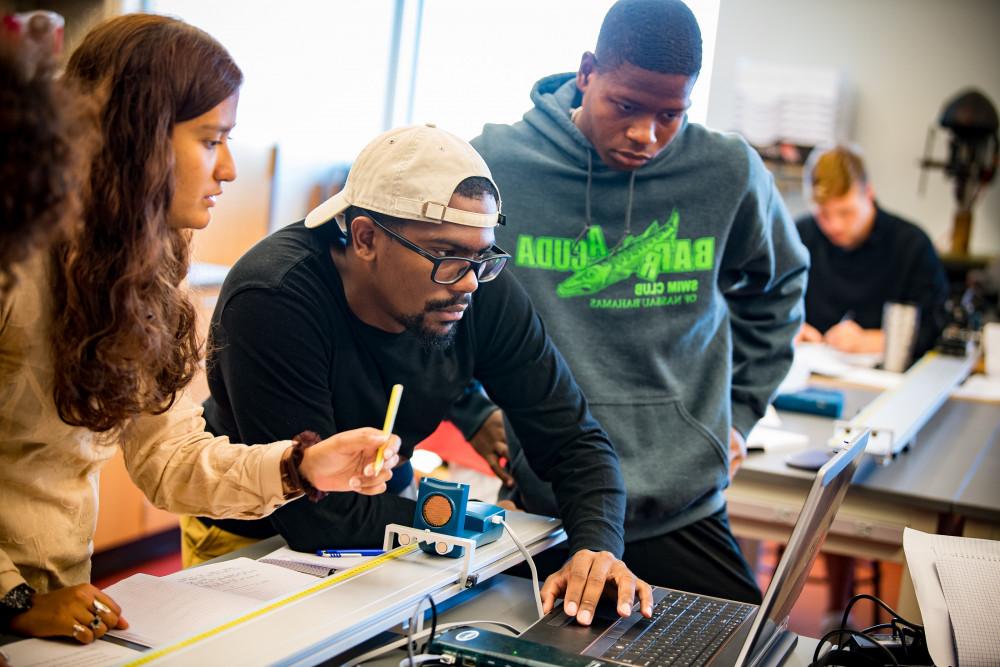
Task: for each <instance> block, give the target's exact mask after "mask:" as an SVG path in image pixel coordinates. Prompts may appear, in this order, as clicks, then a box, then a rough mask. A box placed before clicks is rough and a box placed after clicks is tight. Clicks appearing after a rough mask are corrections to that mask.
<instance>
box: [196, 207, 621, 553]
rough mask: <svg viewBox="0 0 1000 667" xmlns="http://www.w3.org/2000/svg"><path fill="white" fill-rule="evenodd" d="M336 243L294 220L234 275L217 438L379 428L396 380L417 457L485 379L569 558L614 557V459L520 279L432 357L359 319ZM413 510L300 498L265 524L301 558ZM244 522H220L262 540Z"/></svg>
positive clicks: (362, 538) (617, 544)
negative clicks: (586, 554)
mask: <svg viewBox="0 0 1000 667" xmlns="http://www.w3.org/2000/svg"><path fill="white" fill-rule="evenodd" d="M332 226H333V225H332V224H331V225H330V227H331V228H332ZM331 236H332V232H331V230H328V229H325V228H320V229H318V230H309V229H306V228H305V227H304V226H303V225H302V223H301V222H299V223H295V224H293V225H289V226H288V227H286V228H284V229H282V230H280V231H278V232H276V233H275V234H273V235H271V236H270V237H268V238H266V239H264V240H263V241H261V242H260V243H258V244H257V245H256V246H254V248H252V249H251V250H250V251H249V252H248V253H247V254H246V255H245V256H244V257H243V258H242V259H240V261H239V262H237V263H236V266H234V267H233V270H232V271H231V272H230V274H229V276H228V278H227V279H226V282H225V285H224V286H223V288H222V293H221V295H220V297H219V303H218V305H217V307H216V309H215V313H214V315H213V317H212V342H211V346H212V349H213V350H214V354H213V355H212V358H211V359H210V361H209V367H208V381H209V387H210V389H211V390H212V398H210V399H209V400H208V401H207V402H206V404H205V418H206V420H207V422H208V426H209V429H210V430H211V431H212V432H213V433H217V434H222V435H228V436H229V437H230V438H232V439H233V440H234V441H236V442H248V443H254V442H272V441H274V440H280V439H284V438H291V437H292V436H294V435H296V434H297V433H299V432H301V431H303V430H306V429H309V430H313V431H316V432H317V433H318V434H319V435H321V436H323V437H327V436H330V435H332V434H334V433H337V432H340V431H345V430H349V429H355V428H359V427H363V426H375V427H378V426H380V425H381V424H382V420H383V417H384V416H385V410H386V404H387V402H388V397H389V391H390V388H391V387H392V385H393V384H396V383H399V384H402V385H403V386H404V387H405V391H404V394H403V399H402V402H401V404H400V408H399V413H398V416H397V419H396V427H395V433H396V434H397V435H399V436H400V437H401V438H402V443H403V444H402V448H401V450H400V454H401V455H402V456H404V457H408V456H409V455H410V454H411V453H412V451H413V447H414V445H416V444H417V443H419V442H420V441H421V440H423V439H424V438H426V437H427V436H428V435H430V434H431V433H432V432H433V431H434V430H435V428H437V426H438V424H439V422H440V421H441V420H442V418H443V417H444V416H445V413H446V411H447V410H448V408H449V407H450V406H451V405H452V403H453V402H454V401H455V400H456V398H458V397H459V396H460V395H461V394H462V392H463V390H464V389H465V387H466V386H467V385H468V384H469V382H470V381H471V380H473V379H477V380H479V381H480V382H482V384H483V385H484V386H485V387H486V388H487V390H488V391H489V392H490V395H491V396H493V397H494V399H495V400H496V402H497V403H498V404H499V405H501V406H502V407H503V408H504V410H505V411H506V413H507V415H508V416H509V417H510V419H511V422H512V423H513V424H514V427H515V428H516V429H517V432H518V434H519V435H520V437H521V439H522V441H524V442H525V452H526V454H527V456H528V458H529V460H530V462H531V465H532V467H533V468H534V469H535V470H536V471H537V472H538V474H540V475H541V476H543V477H544V478H546V479H547V480H550V481H551V482H552V483H553V485H554V486H555V488H556V492H557V496H558V498H559V504H560V514H561V517H562V518H563V521H564V524H565V527H566V531H567V533H568V535H569V541H570V548H571V551H576V550H579V549H582V548H588V549H593V550H608V551H611V552H612V553H614V554H616V555H618V556H620V555H621V553H622V549H623V538H622V530H623V529H622V522H623V520H624V511H625V492H624V485H623V482H622V477H621V472H620V470H619V467H618V460H617V457H616V456H615V453H614V449H613V447H612V446H611V443H610V442H609V441H608V438H607V435H606V434H605V433H604V431H603V430H602V429H601V427H600V425H599V424H598V423H597V422H596V421H595V420H594V418H593V417H592V416H591V414H590V411H589V409H588V407H587V404H586V401H585V400H584V397H583V394H582V393H581V392H580V390H579V388H578V387H577V385H576V382H575V381H574V379H573V376H572V375H571V374H570V372H569V369H568V368H567V366H566V364H565V362H564V361H563V359H562V357H561V356H560V355H559V353H558V352H557V350H556V349H555V347H553V345H552V343H551V341H550V340H549V338H548V336H547V335H546V334H545V331H544V329H543V328H542V323H541V321H540V320H539V319H538V316H537V315H536V314H535V311H534V309H533V308H532V306H531V303H530V302H529V300H528V297H527V295H526V294H525V293H524V290H523V289H522V288H521V286H520V285H519V284H518V283H517V281H516V280H514V279H513V278H512V277H511V276H510V274H509V273H504V274H501V275H500V277H499V278H497V279H496V280H495V281H493V282H490V283H484V284H482V285H480V286H479V289H478V290H477V291H476V292H475V293H474V294H473V296H472V304H471V305H470V306H469V308H468V309H467V310H466V312H465V316H464V317H463V318H462V320H461V321H460V323H459V324H458V326H457V332H456V336H455V343H454V345H453V346H451V347H450V348H447V349H440V348H438V349H429V348H426V347H423V346H422V345H421V343H420V342H419V341H418V340H417V339H416V338H414V337H413V336H411V335H410V334H408V333H402V334H392V333H387V332H385V331H382V330H380V329H376V328H374V327H371V326H368V325H366V324H365V323H363V322H362V321H361V320H359V319H358V318H357V317H356V316H355V315H354V314H353V313H352V312H351V310H350V308H349V307H348V304H347V300H346V298H345V296H344V288H343V284H342V283H341V279H340V275H339V273H338V272H337V269H336V266H335V265H334V263H333V260H332V258H331V256H330V242H331V238H329V237H331ZM427 280H430V264H428V275H427ZM413 510H414V503H413V501H410V500H406V499H404V498H401V497H399V496H396V495H393V494H390V493H386V494H382V495H378V496H362V495H358V494H355V493H334V494H331V495H330V496H328V497H327V498H325V499H324V500H323V501H321V502H319V503H315V504H314V503H311V502H309V501H308V500H305V499H300V500H297V501H295V502H292V503H290V504H288V505H286V506H284V507H282V508H281V509H279V510H278V511H277V512H275V513H274V514H273V515H272V517H271V521H272V523H273V525H274V527H275V528H277V530H278V531H279V532H280V533H281V534H282V535H283V536H284V537H285V539H286V540H287V541H288V543H289V545H290V546H292V548H295V549H299V550H307V551H308V550H313V549H317V548H322V547H360V546H378V545H381V543H382V535H383V533H384V527H385V525H386V524H388V523H394V522H395V523H403V524H407V525H409V524H410V523H411V522H412V520H413ZM265 521H266V520H265ZM241 523H245V522H234V521H230V522H226V523H225V524H223V526H224V527H225V528H227V529H229V530H233V531H234V532H238V533H240V534H244V535H246V534H248V533H249V534H251V535H253V534H257V535H259V534H260V532H259V531H258V532H256V533H255V531H253V530H248V529H247V526H242V527H241V526H240V525H239V524H241ZM265 528H267V526H266V525H265Z"/></svg>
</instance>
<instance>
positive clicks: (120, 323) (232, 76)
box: [52, 14, 243, 431]
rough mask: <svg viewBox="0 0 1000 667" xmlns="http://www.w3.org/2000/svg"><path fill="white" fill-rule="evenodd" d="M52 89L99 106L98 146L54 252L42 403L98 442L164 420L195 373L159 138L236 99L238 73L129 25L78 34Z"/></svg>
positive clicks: (169, 183) (166, 34)
mask: <svg viewBox="0 0 1000 667" xmlns="http://www.w3.org/2000/svg"><path fill="white" fill-rule="evenodd" d="M66 78H67V79H68V80H69V81H71V82H73V83H75V84H76V85H78V86H79V87H80V89H81V90H82V91H84V92H85V93H88V94H92V95H95V96H98V97H100V98H101V99H102V100H103V105H102V109H101V113H100V119H99V124H100V134H101V137H102V143H101V146H100V148H99V149H98V150H97V151H96V152H95V156H94V159H93V161H92V163H91V170H90V182H89V191H88V193H87V197H86V200H85V202H84V210H83V216H82V219H83V225H82V229H81V230H80V232H79V233H78V234H76V235H74V238H73V239H71V240H70V241H68V242H66V243H63V244H59V245H58V246H56V247H55V249H54V253H55V257H56V262H55V265H56V267H57V268H56V276H55V292H54V296H55V299H54V300H55V309H54V312H55V313H56V315H55V318H54V321H53V329H52V352H53V363H54V367H55V368H54V370H55V378H54V383H55V386H54V390H53V394H54V398H55V404H56V407H57V409H58V410H59V416H60V417H61V418H62V419H63V421H65V422H66V423H68V424H73V425H76V426H84V427H87V428H89V429H91V430H94V431H108V430H111V429H117V428H121V427H123V426H124V425H125V424H126V423H127V421H128V420H129V419H131V418H133V417H135V416H137V415H139V414H141V413H154V414H159V413H162V412H165V411H166V410H168V409H169V408H170V406H171V405H172V404H173V402H174V400H175V398H176V396H177V394H178V392H180V391H181V390H182V389H183V388H184V387H185V386H186V385H187V384H188V383H189V382H190V381H191V379H192V377H193V376H194V374H195V372H196V370H197V367H198V360H199V358H200V354H201V343H200V341H199V339H198V336H197V334H196V332H195V326H194V325H195V310H194V306H193V305H192V304H191V302H190V301H189V299H188V296H187V293H186V290H185V289H183V288H182V287H181V281H182V280H183V279H184V277H185V275H186V274H187V271H188V265H189V255H190V246H189V243H190V233H189V232H188V231H185V230H179V229H175V228H173V227H171V226H170V224H169V221H168V211H169V207H170V202H171V200H172V198H173V190H174V173H173V166H174V156H173V148H172V143H171V136H172V132H173V128H174V126H175V124H177V123H180V122H183V121H186V120H191V119H193V118H196V117H198V116H200V115H202V114H204V113H207V112H208V111H210V110H212V109H213V108H214V107H215V106H217V105H218V104H220V103H221V102H223V101H224V100H226V99H227V98H229V97H230V96H232V95H233V94H234V93H236V92H237V91H238V90H239V87H240V85H241V84H242V82H243V74H242V72H241V71H240V69H239V67H237V66H236V63H235V62H234V61H233V59H232V57H231V56H230V55H229V53H228V52H227V51H226V50H225V48H223V47H222V45H220V44H219V43H218V42H217V41H215V39H213V38H212V37H210V36H209V35H208V34H207V33H205V32H203V31H201V30H199V29H197V28H195V27H193V26H190V25H188V24H186V23H184V22H182V21H179V20H176V19H171V18H167V17H163V16H156V15H150V14H131V15H126V16H120V17H117V18H114V19H111V20H109V21H106V22H105V23H103V24H101V25H99V26H98V27H96V28H95V29H94V30H93V31H91V32H90V33H89V34H88V35H87V37H86V38H85V39H84V41H83V43H82V44H81V45H80V46H79V48H77V50H76V51H75V52H74V53H73V55H72V56H71V57H70V60H69V64H68V66H67V70H66Z"/></svg>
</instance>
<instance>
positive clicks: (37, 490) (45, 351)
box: [0, 254, 291, 596]
mask: <svg viewBox="0 0 1000 667" xmlns="http://www.w3.org/2000/svg"><path fill="white" fill-rule="evenodd" d="M48 266H49V260H48V258H47V256H46V255H45V254H40V255H39V256H37V257H35V258H33V259H31V260H29V261H28V262H27V263H26V264H25V265H23V266H22V267H20V268H19V283H18V285H17V287H15V288H14V290H13V291H12V292H11V293H10V294H9V295H8V296H7V297H6V298H5V299H3V300H2V302H0V596H3V595H4V594H6V593H7V591H9V590H10V589H11V588H13V587H15V586H17V585H19V584H21V583H24V582H27V583H28V584H29V585H31V586H32V587H34V588H35V589H36V590H38V591H39V592H45V591H49V590H52V589H56V588H61V587H64V586H71V585H74V584H80V583H86V582H88V581H89V580H90V555H91V553H92V552H93V536H94V529H95V527H96V523H97V487H98V473H99V472H100V469H101V466H102V465H104V463H105V461H107V460H108V459H109V458H110V457H111V456H112V454H113V453H114V447H121V448H122V451H123V452H124V455H125V465H126V467H127V468H128V471H129V474H130V475H131V477H132V480H133V481H134V482H135V483H136V484H137V485H138V486H139V488H140V489H142V491H143V492H144V493H145V494H146V496H147V497H148V498H149V499H150V501H152V502H153V504H155V505H156V506H157V507H160V508H163V509H166V510H169V511H171V512H177V513H186V514H197V515H202V516H212V517H219V518H222V517H230V518H257V517H261V516H266V515H267V514H270V513H271V512H273V511H274V510H275V509H276V508H277V507H279V506H280V505H281V504H282V503H284V502H286V500H287V499H286V498H285V497H284V496H283V495H282V485H281V477H280V472H279V460H280V459H281V455H282V453H283V452H284V451H285V450H286V449H287V448H288V447H289V446H290V444H291V443H289V442H288V441H285V442H277V443H272V444H269V445H262V446H258V447H246V446H244V445H240V444H232V443H230V442H229V439H228V438H224V437H222V438H214V437H212V436H211V435H210V434H208V433H206V432H205V421H204V420H203V419H202V417H201V414H202V409H201V406H200V405H197V404H195V403H194V402H192V401H191V400H190V399H189V398H188V397H186V396H182V397H180V398H179V399H178V400H177V402H176V403H175V404H174V406H173V407H172V408H171V409H170V410H169V411H168V412H166V413H164V414H162V415H143V416H141V417H139V418H137V419H135V420H134V421H133V422H132V423H131V424H129V425H128V426H127V427H126V428H125V429H124V431H123V433H122V434H121V435H120V436H118V437H114V438H113V439H112V436H108V435H102V434H97V433H93V432H91V431H89V430H87V429H84V428H80V427H75V426H69V425H67V424H66V423H64V422H63V421H62V420H60V419H59V415H58V413H57V412H56V407H55V403H54V402H53V400H52V359H51V352H50V347H49V329H50V323H51V308H52V298H51V292H50V289H49V279H48Z"/></svg>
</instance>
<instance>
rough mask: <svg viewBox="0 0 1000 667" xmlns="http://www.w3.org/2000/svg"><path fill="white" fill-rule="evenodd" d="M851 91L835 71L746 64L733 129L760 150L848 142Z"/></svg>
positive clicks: (741, 66)
mask: <svg viewBox="0 0 1000 667" xmlns="http://www.w3.org/2000/svg"><path fill="white" fill-rule="evenodd" d="M847 88H848V87H847V85H846V80H845V77H844V76H843V75H842V74H841V72H839V71H838V70H836V69H834V68H832V67H815V66H807V65H781V64H769V63H762V62H753V61H749V60H743V61H741V62H740V63H739V65H738V71H737V85H736V127H735V128H734V129H735V130H736V131H737V132H739V133H740V134H742V135H743V136H744V137H745V138H746V139H747V141H749V142H750V143H751V144H753V145H755V146H771V145H773V144H777V143H790V144H796V145H799V146H816V145H820V144H829V143H834V142H837V141H844V140H846V139H847V137H848V133H849V130H850V128H849V127H848V126H849V115H850V113H849V112H850V100H849V95H848V89H847Z"/></svg>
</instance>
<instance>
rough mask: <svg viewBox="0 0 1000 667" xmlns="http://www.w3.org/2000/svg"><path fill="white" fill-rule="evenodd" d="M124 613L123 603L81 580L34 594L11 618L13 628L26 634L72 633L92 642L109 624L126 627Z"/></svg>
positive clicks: (76, 636) (78, 637)
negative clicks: (23, 609) (25, 605)
mask: <svg viewBox="0 0 1000 667" xmlns="http://www.w3.org/2000/svg"><path fill="white" fill-rule="evenodd" d="M121 614H122V610H121V607H119V606H118V605H117V604H116V603H115V601H114V600H112V599H111V598H109V597H108V596H107V595H105V594H104V593H103V592H102V591H101V590H100V589H99V588H97V587H95V586H92V585H90V584H79V585H77V586H70V587H68V588H60V589H59V590H56V591H52V592H50V593H37V594H35V596H34V597H33V598H32V606H31V609H29V610H28V611H26V612H24V613H23V614H18V615H17V616H15V617H14V618H12V619H11V621H10V629H11V630H12V631H13V632H15V633H17V634H19V635H24V636H26V637H72V638H73V639H75V640H77V641H78V642H80V643H81V644H89V643H90V642H92V641H94V640H95V639H97V638H98V637H102V636H104V633H106V632H107V631H108V630H109V629H110V628H118V629H119V630H124V629H125V628H127V627H128V621H126V620H125V619H124V618H122V615H121Z"/></svg>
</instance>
